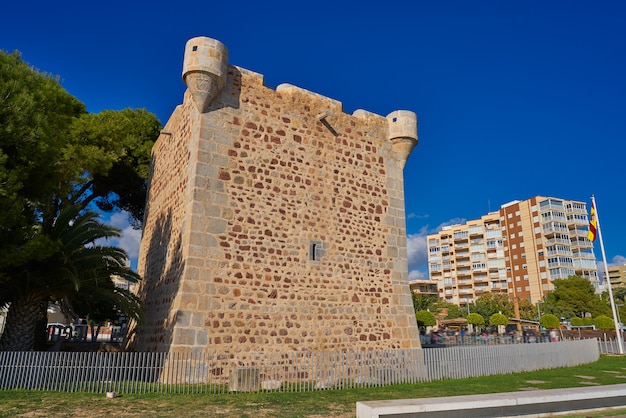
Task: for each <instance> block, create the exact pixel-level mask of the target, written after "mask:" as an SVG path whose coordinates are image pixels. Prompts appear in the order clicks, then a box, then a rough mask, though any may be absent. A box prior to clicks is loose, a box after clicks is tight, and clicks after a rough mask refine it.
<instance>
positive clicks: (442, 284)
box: [427, 196, 600, 306]
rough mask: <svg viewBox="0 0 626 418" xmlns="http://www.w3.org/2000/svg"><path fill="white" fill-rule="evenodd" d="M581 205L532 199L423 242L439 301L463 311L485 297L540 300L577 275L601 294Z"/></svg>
mask: <svg viewBox="0 0 626 418" xmlns="http://www.w3.org/2000/svg"><path fill="white" fill-rule="evenodd" d="M587 227H588V217H587V209H586V205H585V203H584V202H578V201H572V200H565V199H558V198H553V197H543V196H535V197H533V198H531V199H528V200H524V201H513V202H510V203H507V204H504V205H502V206H501V208H500V210H499V211H497V212H491V213H489V214H487V215H484V216H482V217H481V218H480V219H477V220H471V221H468V222H467V223H465V224H462V225H452V226H448V227H444V228H443V229H442V230H441V231H440V232H439V233H437V234H432V235H429V236H428V237H427V241H428V270H429V275H430V279H431V280H432V281H434V282H436V283H437V289H438V293H439V297H440V298H441V299H442V300H445V301H447V302H450V303H454V304H457V305H460V306H466V305H467V304H471V303H473V302H474V300H475V299H476V298H478V297H479V296H480V295H482V294H484V293H485V292H506V293H507V295H508V296H509V298H510V299H514V298H518V299H527V300H529V301H531V302H532V303H535V302H537V301H538V300H541V298H543V296H544V295H545V294H546V293H547V292H549V291H550V290H552V289H553V285H552V281H553V280H554V279H560V278H567V277H569V276H571V275H578V276H581V277H585V278H587V279H588V280H589V281H591V283H592V284H593V285H594V287H595V288H596V290H597V291H600V283H599V280H598V273H597V266H596V260H595V255H594V252H593V243H592V242H591V241H589V240H588V239H587Z"/></svg>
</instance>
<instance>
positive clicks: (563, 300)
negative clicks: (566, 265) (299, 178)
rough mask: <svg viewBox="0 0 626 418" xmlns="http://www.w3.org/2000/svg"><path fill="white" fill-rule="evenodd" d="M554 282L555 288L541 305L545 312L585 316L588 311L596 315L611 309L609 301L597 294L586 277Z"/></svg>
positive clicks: (560, 315) (562, 315) (561, 315)
mask: <svg viewBox="0 0 626 418" xmlns="http://www.w3.org/2000/svg"><path fill="white" fill-rule="evenodd" d="M553 284H554V290H552V291H551V292H550V293H548V294H547V295H546V297H545V303H544V304H543V305H542V306H541V309H542V311H544V312H545V313H552V314H554V315H556V316H557V317H558V318H572V317H574V316H577V317H579V318H584V317H585V316H586V314H587V313H590V314H591V315H592V316H593V317H596V316H598V315H604V314H607V313H608V312H609V311H610V308H609V307H608V305H607V303H606V302H605V301H603V300H602V298H600V296H598V295H596V294H595V289H594V287H593V285H592V284H591V282H590V281H589V280H587V279H585V278H584V277H579V276H570V277H569V278H567V279H556V280H554V282H553Z"/></svg>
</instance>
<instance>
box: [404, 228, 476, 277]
mask: <svg viewBox="0 0 626 418" xmlns="http://www.w3.org/2000/svg"><path fill="white" fill-rule="evenodd" d="M464 222H465V219H462V218H454V219H450V220H449V221H447V222H444V223H442V224H440V225H439V226H437V227H436V228H434V229H431V228H429V227H428V225H426V226H423V227H422V228H421V229H420V231H419V232H418V233H416V234H409V235H407V237H406V250H407V258H408V261H409V270H410V271H413V270H415V269H419V270H422V271H424V270H426V271H428V267H427V264H428V245H427V243H426V236H427V235H429V234H434V233H436V232H439V231H440V230H441V228H443V227H444V226H449V225H456V224H460V223H464ZM422 274H424V273H422ZM425 278H427V275H426V277H425Z"/></svg>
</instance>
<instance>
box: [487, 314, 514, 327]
mask: <svg viewBox="0 0 626 418" xmlns="http://www.w3.org/2000/svg"><path fill="white" fill-rule="evenodd" d="M489 325H491V326H496V325H509V318H507V317H506V316H505V315H503V314H501V313H494V314H493V315H491V316H490V317H489Z"/></svg>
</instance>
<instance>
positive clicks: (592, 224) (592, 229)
mask: <svg viewBox="0 0 626 418" xmlns="http://www.w3.org/2000/svg"><path fill="white" fill-rule="evenodd" d="M597 225H598V220H597V219H596V206H595V205H594V202H591V215H590V217H589V232H587V239H588V240H589V241H591V242H593V241H595V240H596V234H597V229H596V228H597Z"/></svg>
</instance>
